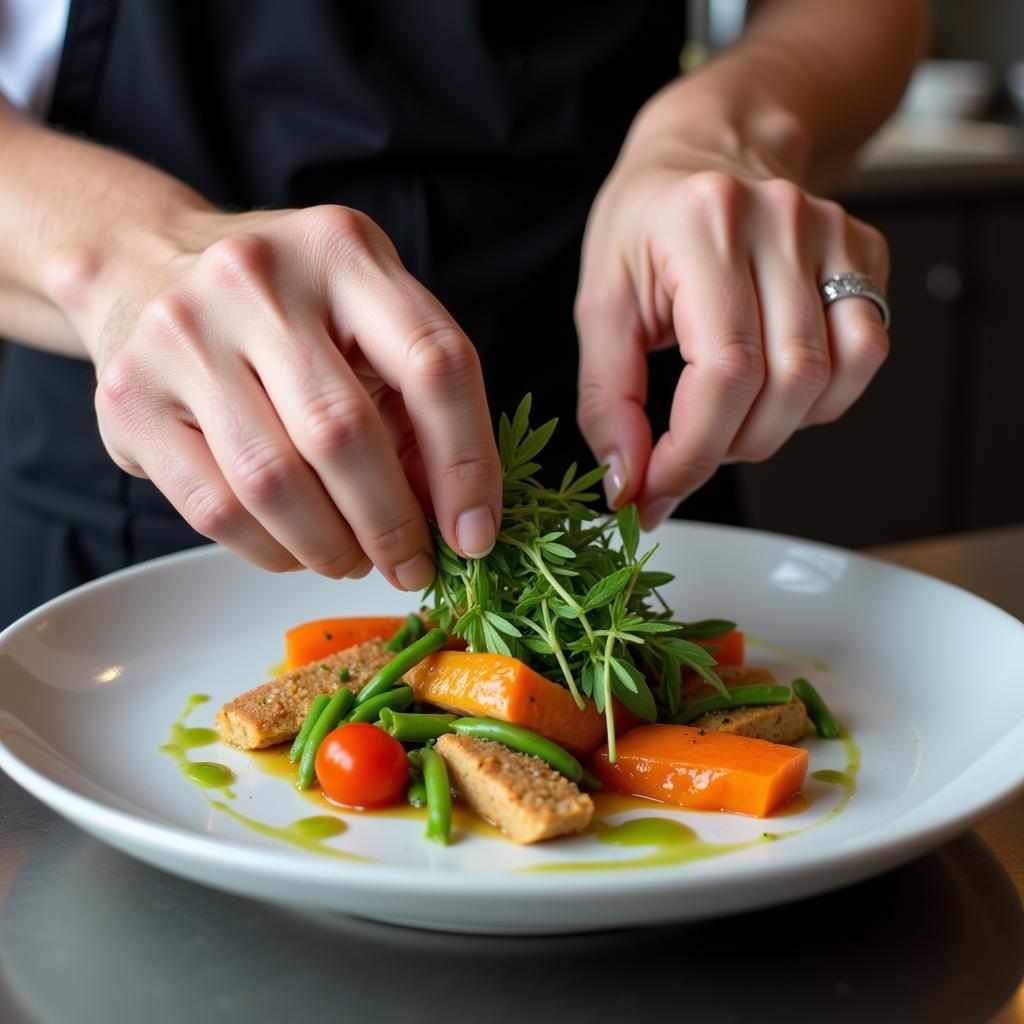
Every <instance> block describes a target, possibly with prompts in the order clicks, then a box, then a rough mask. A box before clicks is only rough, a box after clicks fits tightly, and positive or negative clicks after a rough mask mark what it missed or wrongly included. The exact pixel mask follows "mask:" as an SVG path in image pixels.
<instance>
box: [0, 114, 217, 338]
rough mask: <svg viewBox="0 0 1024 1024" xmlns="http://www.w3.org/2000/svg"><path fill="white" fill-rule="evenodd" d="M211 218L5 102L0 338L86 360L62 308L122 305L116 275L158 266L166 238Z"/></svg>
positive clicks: (174, 192) (153, 177)
mask: <svg viewBox="0 0 1024 1024" xmlns="http://www.w3.org/2000/svg"><path fill="white" fill-rule="evenodd" d="M209 210H210V207H209V206H208V204H206V203H205V201H204V200H203V199H202V198H201V197H200V196H198V195H196V194H195V193H194V192H192V191H191V190H190V189H188V188H186V187H185V186H184V185H183V184H181V183H180V182H178V181H177V180H175V179H174V178H171V177H170V176H168V175H166V174H164V173H162V172H160V171H158V170H156V169H154V168H152V167H149V166H147V165H146V164H144V163H141V162H140V161H138V160H134V159H132V158H130V157H126V156H124V155H122V154H119V153H116V152H114V151H113V150H109V149H105V148H103V147H101V146H97V145H93V144H91V143H88V142H84V141H81V140H78V139H74V138H71V137H69V136H66V135H62V134H60V133H59V132H56V131H52V130H50V129H47V128H45V127H43V126H41V125H39V124H37V123H35V122H33V121H31V120H29V119H28V118H27V117H24V116H23V115H21V114H20V113H18V112H17V111H16V110H14V108H13V107H11V106H10V105H9V104H8V103H7V102H6V101H5V100H3V99H0V335H3V336H6V337H10V338H15V339H17V340H19V341H23V342H26V343H28V344H30V345H34V346H37V347H39V348H44V349H48V350H50V351H55V352H60V353H62V354H65V355H72V356H78V357H82V358H87V357H88V356H89V355H90V353H89V351H88V349H87V346H86V345H85V344H83V340H82V337H81V335H82V332H81V331H80V329H79V328H80V326H81V325H80V324H78V325H76V324H73V323H72V321H71V320H70V319H69V318H68V317H67V316H66V315H65V313H64V312H62V306H63V307H66V306H67V303H65V302H63V301H60V302H59V301H58V299H64V298H67V297H73V298H76V299H83V298H84V297H85V296H88V300H87V301H77V302H76V303H75V305H76V306H77V307H78V308H92V307H94V306H98V305H99V302H98V301H96V297H97V296H98V295H100V294H102V295H103V296H104V299H103V301H105V302H114V301H116V294H114V287H115V286H114V281H115V279H116V277H117V274H118V272H119V268H121V267H124V266H126V265H127V264H129V263H131V262H135V263H136V264H138V263H140V262H159V260H160V258H161V255H160V252H159V251H158V250H159V239H160V238H161V237H164V238H174V237H175V236H176V235H179V234H183V233H187V232H188V231H189V230H190V218H191V217H194V216H200V215H201V214H202V213H203V212H204V211H209ZM170 254H171V247H170V246H169V247H168V252H167V257H168V258H170ZM72 292H79V293H83V294H82V295H79V296H70V293H72ZM102 312H105V311H102V310H100V309H98V308H97V310H96V313H97V315H100V314H101V313H102Z"/></svg>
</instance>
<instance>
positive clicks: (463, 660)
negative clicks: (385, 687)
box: [405, 651, 637, 756]
mask: <svg viewBox="0 0 1024 1024" xmlns="http://www.w3.org/2000/svg"><path fill="white" fill-rule="evenodd" d="M405 681H406V682H407V683H408V684H409V685H410V686H411V687H412V689H413V693H414V694H415V695H416V699H417V700H420V701H424V702H426V703H428V704H434V705H436V706H437V707H439V708H442V709H444V710H445V711H453V712H455V713H456V714H462V715H476V716H483V717H487V718H498V719H500V720H501V721H503V722H511V723H512V724H513V725H521V726H523V727H525V728H527V729H532V730H533V731H534V732H537V733H540V734H541V736H546V737H547V738H548V739H549V740H554V742H555V743H558V744H560V745H561V746H563V747H565V749H566V750H568V751H570V752H571V753H573V754H576V755H578V756H586V755H588V754H590V753H592V752H593V751H594V750H596V749H597V748H598V746H600V744H601V742H602V740H604V739H605V737H606V727H605V720H604V716H603V715H602V714H599V713H598V710H597V708H596V707H595V706H594V704H593V702H592V701H587V702H586V707H585V708H584V710H582V711H581V710H580V709H579V708H578V707H577V706H576V703H575V702H574V701H573V699H572V694H570V693H569V691H568V690H567V689H565V688H564V687H562V686H559V685H558V684H557V683H553V682H551V680H549V679H545V678H544V677H543V676H542V675H538V674H537V673H536V672H534V671H533V670H532V669H531V668H529V667H528V666H526V665H524V664H523V663H522V662H521V661H519V660H518V659H517V658H509V657H506V656H505V655H501V654H483V653H480V654H474V653H470V652H468V651H439V652H438V653H437V654H431V655H430V656H429V657H427V658H424V659H423V661H421V662H420V663H419V664H418V665H416V666H415V667H414V668H412V669H410V671H408V672H406V673H405ZM614 710H615V722H616V732H620V731H622V730H624V729H628V728H629V727H630V726H631V725H634V724H635V723H636V721H637V719H636V718H635V717H634V716H633V715H632V714H631V713H630V712H629V711H627V710H626V708H624V707H623V706H622V705H621V704H619V703H618V701H616V702H615V709H614Z"/></svg>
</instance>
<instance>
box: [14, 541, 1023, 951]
mask: <svg viewBox="0 0 1024 1024" xmlns="http://www.w3.org/2000/svg"><path fill="white" fill-rule="evenodd" d="M656 539H657V540H659V541H660V542H661V544H662V548H661V550H660V552H659V553H658V555H657V556H655V562H656V564H658V565H659V566H660V567H663V568H667V569H670V570H672V571H674V572H676V573H678V578H677V581H676V583H675V584H673V585H672V586H670V587H668V588H666V596H667V597H668V598H669V600H670V602H671V603H672V604H673V606H674V607H675V609H676V611H677V613H678V614H679V615H680V616H682V617H683V618H687V619H693V618H700V617H705V616H722V617H729V618H733V619H735V620H737V621H738V622H740V623H741V624H742V626H743V627H744V628H745V629H746V630H747V631H748V632H749V633H750V634H752V635H753V636H754V637H756V638H763V642H753V643H751V644H750V649H749V655H748V660H749V661H750V662H752V663H761V664H767V665H769V666H770V667H772V668H774V669H776V670H777V672H778V674H779V675H780V676H781V678H782V680H783V681H785V682H789V681H790V679H792V677H793V676H795V675H797V674H805V675H808V676H810V677H811V679H812V680H813V681H814V682H815V683H816V684H817V685H818V687H819V689H820V690H821V691H822V692H823V693H824V694H825V696H826V697H827V699H828V700H829V702H830V703H831V705H832V707H833V709H834V711H835V712H836V714H837V716H838V717H839V718H841V720H842V721H843V722H844V723H845V724H846V726H847V727H848V729H849V731H850V733H851V734H852V736H853V738H854V739H855V740H856V742H857V743H858V744H859V746H860V748H861V751H862V753H863V767H862V769H861V771H860V774H859V777H858V779H857V788H856V793H855V795H854V797H853V799H852V800H851V801H850V802H849V804H848V805H847V806H846V807H845V809H844V810H843V812H842V813H841V814H839V815H836V816H833V817H831V818H830V819H829V820H825V819H827V818H829V815H830V812H831V811H832V810H833V808H834V807H835V806H836V804H837V802H838V801H839V799H840V798H841V796H842V794H843V792H844V790H843V789H842V788H841V787H837V786H835V785H831V784H827V783H824V782H820V781H816V780H814V779H809V780H808V783H807V785H806V787H805V793H806V796H807V798H808V801H809V804H808V806H806V807H805V808H804V809H803V810H801V811H800V812H799V813H797V814H794V815H789V816H785V817H780V818H778V819H775V820H770V821H769V822H767V823H766V822H762V821H755V820H751V819H745V818H741V817H737V816H732V815H725V814H697V813H684V812H680V811H673V810H671V809H669V808H666V807H662V806H661V805H655V804H651V805H650V810H649V811H635V810H634V811H627V812H624V814H620V815H619V816H617V817H614V818H612V819H611V821H612V823H613V824H615V823H618V822H620V821H622V820H626V819H628V818H630V817H637V816H645V817H650V816H652V815H654V816H663V817H667V818H669V819H672V820H674V821H677V822H682V823H685V824H686V825H688V826H689V827H690V828H692V829H693V830H694V831H695V833H696V834H697V835H698V836H699V837H700V839H701V840H702V841H704V842H706V843H709V844H737V845H738V847H739V848H738V849H735V850H733V851H732V852H728V853H725V854H723V855H720V856H716V857H713V858H707V859H698V860H694V861H692V862H689V863H675V864H668V865H657V864H653V863H650V862H649V861H648V863H646V864H644V863H643V858H649V859H650V858H652V855H656V854H657V853H658V850H657V849H655V848H650V847H628V846H621V845H618V846H616V845H608V844H607V843H605V842H602V841H600V839H599V837H598V836H597V835H594V834H588V835H584V836H581V837H575V838H571V839H565V840H558V841H555V842H551V843H546V844H541V845H539V846H534V847H527V848H519V847H515V846H513V845H512V844H510V843H507V842H505V841H504V840H502V839H498V838H489V837H487V836H483V835H479V834H475V833H463V834H461V835H458V834H457V836H456V838H457V841H456V842H455V843H454V844H453V845H452V846H450V847H448V848H446V849H444V848H438V847H436V846H434V845H432V844H430V843H427V842H425V841H423V839H422V838H421V832H422V824H421V823H420V822H418V821H412V820H407V819H388V818H374V817H360V816H359V815H355V814H353V815H349V816H348V818H347V822H348V830H347V831H346V832H345V833H344V834H342V835H339V836H337V837H335V838H331V839H328V840H326V841H325V843H324V845H325V847H327V848H328V849H331V850H335V851H341V852H343V853H350V854H355V855H357V856H359V857H362V858H365V859H364V860H353V859H348V858H345V857H339V856H330V855H326V856H325V855H322V854H320V853H317V852H309V851H306V850H302V849H296V848H294V847H293V846H290V845H288V844H286V843H283V842H281V841H280V840H279V839H278V838H275V837H274V836H273V835H268V834H265V833H261V832H258V831H253V829H252V827H250V826H249V825H247V824H246V823H245V820H244V819H250V818H251V819H254V820H257V821H260V822H264V823H268V824H270V825H272V826H281V827H283V826H286V825H288V824H289V823H291V822H294V821H295V820H296V819H299V818H303V817H306V816H309V815H315V814H323V813H324V811H323V810H319V811H318V810H316V809H314V808H312V807H311V806H310V805H309V803H307V802H305V801H304V800H303V799H302V798H301V797H299V796H298V795H297V794H296V793H295V792H294V790H292V789H291V787H290V786H289V785H288V783H287V782H286V781H285V780H283V779H280V778H275V777H272V776H270V775H268V774H266V773H265V772H264V771H261V770H260V769H259V768H257V767H256V766H255V765H254V764H253V763H252V761H251V760H250V759H249V758H248V757H247V756H246V755H245V754H242V753H240V752H238V751H232V750H229V749H227V748H226V747H223V746H221V745H219V744H215V745H211V746H208V747H204V748H202V749H198V750H194V751H192V752H191V755H190V756H191V757H193V758H194V759H197V760H199V759H201V760H211V761H219V762H222V763H224V764H226V765H228V766H229V767H230V768H231V769H232V770H233V771H234V772H235V774H236V779H235V782H234V783H233V784H232V785H231V789H232V791H233V793H234V799H233V800H229V799H224V798H222V796H221V795H220V793H219V792H218V791H214V790H210V791H204V790H202V789H200V788H198V787H197V786H195V785H193V784H191V783H189V782H187V781H186V780H185V779H184V777H183V776H182V775H181V773H180V771H179V769H178V767H177V765H176V764H175V762H174V760H173V759H172V758H171V757H169V756H167V755H166V754H163V753H160V752H159V751H158V747H159V746H160V745H161V744H162V743H163V742H165V741H166V739H167V737H168V734H169V731H170V727H171V724H172V723H173V722H174V720H175V719H176V718H177V717H178V715H179V714H180V713H181V712H182V710H183V708H184V707H185V705H186V702H187V699H188V697H189V696H190V695H191V694H194V693H206V694H209V695H210V697H211V700H210V702H209V703H207V704H205V705H202V706H200V707H198V708H196V710H195V712H194V713H193V716H192V718H191V720H190V724H191V725H195V726H208V725H210V724H211V723H212V717H213V712H214V710H215V709H216V707H218V706H219V704H220V703H221V702H223V701H224V700H226V699H228V698H230V697H232V696H234V695H236V694H237V693H239V692H241V691H243V690H246V689H248V688H249V687H251V686H253V685H255V684H256V683H258V682H260V681H261V680H262V679H264V678H265V677H266V673H267V670H268V667H269V666H270V665H271V664H272V663H274V662H276V661H277V660H278V659H279V658H280V657H281V649H282V639H281V637H282V633H283V632H284V630H285V629H286V628H288V627H289V626H291V625H294V624H295V623H298V622H300V621H303V620H305V619H312V618H317V617H322V616H328V615H342V614H346V613H367V612H383V613H388V612H403V611H406V610H408V609H409V608H410V607H411V605H412V604H413V600H412V599H411V598H410V597H409V596H407V595H401V594H399V593H396V592H394V591H392V590H390V589H389V588H388V587H387V585H386V584H385V583H384V582H383V581H381V580H380V579H379V578H376V577H373V578H369V579H367V580H363V581H360V582H357V583H356V582H344V583H332V582H330V581H326V580H323V579H320V578H318V577H315V576H313V575H311V574H290V575H285V576H272V575H269V574H265V573H262V572H260V571H259V570H256V569H253V568H251V567H249V566H248V565H246V564H245V563H243V562H241V561H239V560H237V559H235V558H234V557H232V556H231V555H229V554H227V553H226V552H224V551H221V550H218V549H215V548H205V549H200V550H198V551H193V552H189V553H185V554H182V555H176V556H172V557H170V558H165V559H161V560H159V561H156V562H152V563H149V564H146V565H142V566H138V567H136V568H133V569H129V570H126V571H124V572H121V573H117V574H115V575H113V576H110V577H108V578H106V579H103V580H99V581H97V582H95V583H92V584H89V585H87V586H85V587H82V588H80V589H78V590H76V591H73V592H72V593H70V594H67V595H65V596H64V597H61V598H59V599H57V600H55V601H52V602H50V603H49V604H47V605H45V606H43V607H42V608H40V609H38V610H37V611H36V612H33V613H32V614H30V615H28V616H26V617H25V618H23V619H21V620H20V621H19V622H18V623H16V624H15V625H13V626H11V627H10V628H9V629H8V630H7V631H5V632H4V633H3V634H2V635H0V680H2V687H3V689H2V708H3V710H2V712H0V767H3V768H4V770H6V771H7V772H8V773H9V774H10V775H11V776H13V777H14V778H15V779H16V780H17V781H18V782H20V783H21V784H22V785H23V786H25V788H26V789H28V790H30V791H31V792H32V793H34V794H35V795H36V796H37V797H39V798H40V799H41V800H43V801H44V802H45V803H47V804H49V805H50V806H51V807H53V808H54V809H55V810H57V811H59V812H60V813H61V814H63V815H65V816H67V817H68V818H70V819H71V820H72V821H74V822H76V823H77V824H78V825H80V826H81V827H82V828H84V829H86V830H88V831H90V832H92V833H94V834H95V835H97V836H99V837H100V838H102V839H104V840H106V841H107V842H109V843H111V844H113V845H115V846H117V847H120V848H121V849H123V850H126V851H128V852H129V853H132V854H134V855H135V856H138V857H140V858H142V859H143V860H146V861H149V862H150V863H153V864H156V865H159V866H161V867H163V868H166V869H167V870H169V871H172V872H175V873H177V874H180V875H183V876H185V877H187V878H191V879H195V880H196V881H199V882H203V883H206V884H209V885H213V886H218V887H221V888H224V889H228V890H231V891H234V892H239V893H243V894H246V895H249V896H253V897H257V898H260V899H267V900H272V901H277V902H281V903H285V904H290V905H295V906H306V907H317V908H320V909H325V908H326V909H332V910H338V911H345V912H348V913H353V914H360V915H365V916H368V917H375V918H381V919H385V920H391V921H400V922H405V923H408V924H412V925H417V926H420V927H426V928H439V929H455V930H465V931H473V930H477V931H498V932H517V931H518V932H558V931H574V930H582V929H590V928H604V927H615V926H626V925H636V924H642V923H656V922H665V921H680V920H686V919H694V918H699V917H707V916H711V915H718V914H724V913H728V912H731V911H737V910H741V909H750V908H754V907H759V906H764V905H768V904H772V903H780V902H784V901H786V900H791V899H794V898H797V897H800V896H805V895H809V894H811V893H816V892H821V891H824V890H828V889H831V888H834V887H836V886H839V885H842V884H844V883H848V882H851V881H853V880H855V879H858V878H862V877H864V876H867V875H870V874H872V873H874V872H879V871H882V870H884V869H886V868H889V867H892V866H894V865H896V864H898V863H900V862H901V861H905V860H907V859H908V858H910V857H913V856H914V855H916V854H920V853H923V852H924V851H926V850H928V849H929V848H931V847H934V846H936V845H937V844H939V843H941V842H942V841H943V840H945V839H947V838H949V837H950V836H952V835H954V834H955V833H957V832H959V831H962V830H964V829H966V828H967V827H969V826H970V825H971V824H972V823H973V822H974V821H976V820H977V819H978V818H979V817H981V816H982V815H984V814H985V813H986V812H987V811H989V810H990V809H992V808H993V807H994V806H995V805H996V804H998V803H1000V802H1001V801H1004V800H1006V799H1008V798H1010V797H1011V796H1012V795H1013V794H1014V793H1015V792H1016V791H1017V790H1018V789H1019V788H1020V787H1021V785H1022V782H1024V626H1022V625H1021V623H1019V622H1018V621H1016V620H1015V619H1013V618H1011V617H1010V616H1008V615H1006V614H1004V613H1003V612H1001V611H999V610H998V609H996V608H994V607H992V606H991V605H989V604H986V603H985V602H984V601H981V600H980V599H978V598H976V597H974V596H972V595H970V594H967V593H965V592H963V591H960V590H957V589H955V588H953V587H950V586H947V585H945V584H943V583H939V582H937V581H935V580H932V579H929V578H927V577H925V576H921V575H918V574H915V573H911V572H908V571H905V570H902V569H897V568H893V567H890V566H887V565H884V564H882V563H879V562H875V561H872V560H870V559H867V558H864V557H861V556H858V555H854V554H851V553H848V552H844V551H841V550H838V549H834V548H828V547H824V546H821V545H816V544H810V543H806V542H802V541H797V540H793V539H790V538H785V537H779V536H773V535H768V534H763V533H756V532H752V531H746V530H736V529H731V528H726V527H716V526H707V525H699V524H698V525H689V524H687V525H681V524H670V525H668V526H666V527H663V528H662V529H661V530H660V531H659V533H658V534H657V537H656ZM809 747H810V749H811V771H812V772H813V771H819V770H822V769H834V770H842V769H843V768H844V766H845V763H846V751H845V750H844V749H843V745H842V743H841V742H838V741H832V742H824V741H817V740H812V741H809ZM211 800H213V801H215V802H217V803H220V804H222V805H223V806H225V807H230V808H231V810H232V812H234V813H233V814H231V813H226V812H225V811H223V810H219V809H217V808H216V807H215V806H214V804H212V803H211V802H210V801H211ZM240 816H241V817H240ZM815 823H818V824H817V826H816V827H813V828H809V829H808V828H806V826H809V825H815ZM766 829H770V830H771V831H772V832H774V833H776V834H778V835H779V836H780V838H779V839H777V840H776V841H773V842H771V841H764V842H756V841H755V840H757V839H758V837H760V836H761V834H762V833H763V832H764V831H765V830H766ZM687 849H690V850H691V851H694V850H697V849H698V847H687ZM678 850H680V851H682V850H684V846H682V845H681V846H680V847H678ZM630 860H640V861H641V866H637V867H632V868H630V867H627V866H624V865H622V864H621V863H620V865H619V866H618V867H615V864H614V862H616V861H618V862H622V861H630ZM581 862H589V863H590V867H591V868H592V870H590V869H586V870H585V869H583V868H571V869H567V870H559V871H555V872H538V871H535V870H532V869H535V868H537V867H538V866H542V865H551V864H554V863H561V864H566V863H581Z"/></svg>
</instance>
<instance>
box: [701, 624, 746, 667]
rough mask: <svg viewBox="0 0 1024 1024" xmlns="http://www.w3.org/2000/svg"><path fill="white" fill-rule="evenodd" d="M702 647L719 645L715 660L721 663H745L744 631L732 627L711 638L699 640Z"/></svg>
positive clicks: (740, 664)
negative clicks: (726, 631)
mask: <svg viewBox="0 0 1024 1024" xmlns="http://www.w3.org/2000/svg"><path fill="white" fill-rule="evenodd" d="M697 643H699V644H700V646H701V647H717V648H718V650H717V651H715V661H717V662H718V664H719V665H739V666H742V665H743V631H742V630H739V629H732V630H730V631H729V632H728V633H723V634H722V635H721V636H716V637H712V638H711V639H710V640H698V641H697Z"/></svg>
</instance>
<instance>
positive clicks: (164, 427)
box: [97, 373, 302, 572]
mask: <svg viewBox="0 0 1024 1024" xmlns="http://www.w3.org/2000/svg"><path fill="white" fill-rule="evenodd" d="M124 379H125V377H124V376H121V375H119V374H117V373H114V374H111V375H108V376H106V377H105V378H104V379H102V380H101V383H100V388H99V390H98V391H97V410H98V412H99V421H100V424H101V431H102V433H103V441H104V443H105V445H106V446H107V449H108V450H109V451H110V452H111V453H112V454H115V461H117V462H118V463H119V464H120V463H124V462H126V461H127V462H128V465H127V466H123V467H122V468H129V469H133V470H134V471H136V475H139V472H140V471H141V473H143V474H144V475H145V476H147V477H148V478H149V479H150V480H152V482H153V483H154V484H155V485H156V487H158V488H159V489H160V491H161V492H162V493H163V494H164V495H165V496H166V497H167V499H168V500H169V501H170V502H171V504H172V505H173V506H174V507H175V509H176V510H177V511H178V513H179V514H180V515H181V517H182V518H183V519H184V520H185V521H186V522H187V523H188V524H189V525H190V526H191V527H192V528H193V529H194V530H196V532H198V533H201V534H202V535H203V536H204V537H209V538H210V540H214V541H217V543H219V544H222V545H223V546H224V547H226V548H228V549H229V550H231V551H234V552H235V553H236V554H238V555H241V556H242V557H243V558H247V559H248V560H249V561H251V562H253V563H255V564H256V565H258V566H260V567H261V568H263V569H269V570H271V571H272V572H283V571H288V570H291V569H299V568H301V567H302V566H301V564H300V563H299V562H298V561H297V560H296V558H295V557H294V556H293V555H292V554H291V553H290V552H289V551H288V550H287V549H286V548H285V547H283V546H282V545H281V544H280V543H279V542H278V541H276V540H275V539H274V538H273V537H272V536H271V535H270V534H269V533H268V532H267V530H265V529H264V528H263V527H262V526H261V525H260V524H259V523H258V522H257V521H256V519H255V518H254V517H253V516H252V515H251V514H250V513H249V512H248V511H247V510H246V509H245V508H244V506H243V505H242V503H241V502H240V501H239V499H238V498H237V497H236V496H235V494H234V492H233V491H232V489H231V487H230V485H229V484H228V482H227V480H225V478H224V475H223V474H222V473H221V471H220V469H219V467H218V466H217V463H216V461H215V459H214V457H213V455H212V454H211V453H210V449H209V447H208V446H207V444H206V440H205V438H204V437H203V435H202V434H201V433H200V432H199V431H198V430H197V429H195V428H194V427H192V426H189V425H188V424H186V423H185V422H183V421H182V420H181V419H180V418H179V417H178V416H176V415H175V414H174V413H173V412H172V411H171V410H169V409H161V408H149V409H147V410H146V420H145V423H146V424H147V425H148V426H146V427H143V423H142V421H140V420H139V418H137V417H136V415H135V408H136V407H135V406H134V400H133V399H132V398H131V397H129V396H128V395H126V394H124V393H121V391H120V389H119V388H118V383H117V382H118V381H119V380H124Z"/></svg>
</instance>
